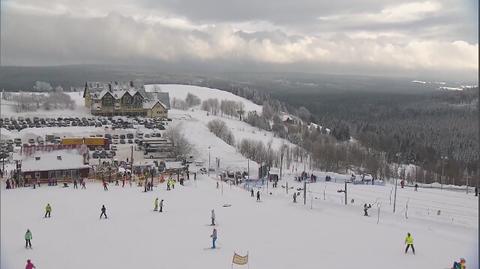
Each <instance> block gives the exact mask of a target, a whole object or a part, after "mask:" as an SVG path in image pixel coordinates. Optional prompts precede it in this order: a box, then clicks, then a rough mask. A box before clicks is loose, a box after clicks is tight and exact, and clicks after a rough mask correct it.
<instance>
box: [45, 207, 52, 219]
mask: <svg viewBox="0 0 480 269" xmlns="http://www.w3.org/2000/svg"><path fill="white" fill-rule="evenodd" d="M51 213H52V206H50V204H47V206H46V207H45V216H44V218H46V217H47V216H48V217H49V218H50V214H51Z"/></svg>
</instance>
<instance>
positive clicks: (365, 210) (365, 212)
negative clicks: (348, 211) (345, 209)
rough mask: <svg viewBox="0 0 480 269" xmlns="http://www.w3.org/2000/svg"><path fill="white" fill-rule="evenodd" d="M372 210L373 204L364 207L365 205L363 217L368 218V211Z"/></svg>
mask: <svg viewBox="0 0 480 269" xmlns="http://www.w3.org/2000/svg"><path fill="white" fill-rule="evenodd" d="M370 208H372V205H371V204H369V205H367V204H364V205H363V215H364V216H365V217H368V210H369V209H370Z"/></svg>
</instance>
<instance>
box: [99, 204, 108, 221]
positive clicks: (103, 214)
mask: <svg viewBox="0 0 480 269" xmlns="http://www.w3.org/2000/svg"><path fill="white" fill-rule="evenodd" d="M101 211H102V213H101V214H100V219H101V218H102V216H105V218H107V209H106V208H105V205H102V209H101Z"/></svg>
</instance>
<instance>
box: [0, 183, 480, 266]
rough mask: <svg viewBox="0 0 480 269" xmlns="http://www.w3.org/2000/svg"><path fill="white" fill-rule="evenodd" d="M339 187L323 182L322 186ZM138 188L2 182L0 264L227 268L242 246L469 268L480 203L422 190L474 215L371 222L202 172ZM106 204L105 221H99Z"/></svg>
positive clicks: (266, 254)
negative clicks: (158, 204) (28, 240)
mask: <svg viewBox="0 0 480 269" xmlns="http://www.w3.org/2000/svg"><path fill="white" fill-rule="evenodd" d="M290 183H291V184H293V183H292V182H290ZM323 184H324V183H315V184H314V185H318V187H320V188H321V187H322V185H323ZM342 186H343V184H336V183H329V187H328V188H331V189H332V190H336V189H337V188H341V187H342ZM357 187H359V188H357ZM372 188H385V189H386V190H385V191H387V193H388V192H389V190H388V187H379V186H374V187H372V186H354V187H352V190H353V189H354V190H353V191H352V194H351V197H352V198H356V199H359V200H361V199H370V196H371V193H372V191H371V189H372ZM142 190H143V189H142V188H138V187H125V188H122V187H120V186H110V190H109V191H103V188H102V187H101V185H100V184H98V183H90V184H88V185H87V190H74V189H72V188H61V187H48V186H43V187H41V188H39V189H36V190H34V189H31V188H28V189H14V190H8V191H7V190H4V186H2V191H1V192H2V193H1V194H2V195H1V209H2V213H1V214H2V215H1V217H2V218H1V225H2V234H1V238H2V240H1V244H2V245H1V251H2V264H1V267H2V268H19V267H21V266H22V265H23V264H24V262H25V261H26V259H32V261H33V262H34V263H35V264H36V265H37V268H70V269H83V268H119V269H120V268H212V269H215V268H228V267H229V266H230V262H231V258H232V255H233V252H234V251H235V252H237V253H239V254H241V255H243V254H245V253H246V252H247V251H248V252H249V254H250V263H251V264H250V268H392V269H395V268H402V269H403V268H448V267H449V266H450V265H451V263H452V261H453V260H454V259H458V258H459V257H465V258H466V259H467V262H468V264H469V265H470V266H471V267H469V268H475V267H473V266H472V265H473V257H474V255H475V253H476V252H475V246H476V243H477V242H476V240H477V232H478V223H477V222H476V218H474V215H475V214H476V213H475V212H476V211H477V209H478V208H476V204H477V202H476V199H475V198H474V197H473V196H471V195H470V196H468V197H467V196H466V195H465V194H463V193H453V192H445V191H443V192H440V191H438V190H432V191H428V190H423V189H422V190H420V191H419V192H417V193H415V194H414V195H415V196H416V198H417V199H419V200H422V201H424V202H425V203H427V204H428V203H429V202H433V203H435V202H436V203H439V204H441V205H442V207H444V208H446V209H447V210H452V211H456V210H458V208H459V207H463V208H464V210H465V213H467V214H472V217H471V218H469V219H470V220H469V222H468V223H458V224H457V223H455V222H454V223H446V222H443V221H437V220H435V218H434V217H432V218H430V219H428V218H427V219H417V218H416V217H415V216H412V217H411V218H409V219H408V220H406V219H404V218H403V214H402V213H401V212H398V214H396V215H392V214H391V213H385V212H384V213H383V214H384V216H382V217H381V220H380V223H379V224H377V223H376V222H377V218H376V213H375V211H376V210H374V209H372V210H371V214H372V216H371V217H363V216H362V210H361V209H360V207H355V206H347V207H345V206H343V205H341V204H340V203H334V202H329V201H316V202H315V203H314V204H313V207H312V208H311V207H310V201H309V202H308V203H307V205H303V203H301V201H302V198H301V197H300V198H299V203H297V204H293V203H292V201H291V192H290V194H288V195H287V194H283V193H284V191H285V190H284V189H282V188H278V189H275V190H274V191H273V194H272V195H268V194H267V189H266V188H263V189H262V202H260V203H258V202H255V200H254V198H251V197H250V195H249V192H248V191H246V190H243V189H242V188H239V187H235V186H229V185H226V184H224V185H223V186H221V187H220V188H219V189H216V187H215V182H214V180H213V179H210V178H207V177H199V178H198V179H197V181H196V182H193V181H192V180H191V181H189V182H187V183H186V185H185V186H184V187H183V186H179V185H177V186H176V187H175V189H174V190H172V191H166V190H165V185H161V186H159V187H157V188H155V189H154V191H153V192H147V193H143V192H142ZM222 190H223V191H222ZM269 191H271V189H269ZM402 191H403V192H405V193H403V192H402ZM407 192H408V193H409V194H410V193H411V190H401V191H399V196H403V195H407V194H406V193H407ZM373 193H374V194H380V193H382V191H381V190H376V191H373ZM383 193H384V192H383ZM412 195H413V193H412ZM155 197H159V198H160V199H164V200H165V212H164V213H158V212H153V211H152V210H153V201H154V199H155ZM412 197H413V196H412ZM444 197H448V198H447V200H445V199H444ZM444 200H445V201H444ZM47 203H50V204H51V205H52V207H53V212H52V218H51V219H44V218H43V214H44V207H45V205H46V204H47ZM102 204H105V206H106V207H107V214H108V216H109V219H108V220H99V215H100V207H101V205H102ZM224 204H231V207H223V205H224ZM211 209H215V211H216V216H217V222H218V224H217V227H216V228H217V230H218V235H219V239H218V241H217V243H218V244H217V245H218V246H219V249H217V250H210V249H208V248H209V247H210V244H211V242H210V238H209V235H210V234H211V232H212V227H210V226H208V224H209V221H210V219H209V217H210V210H211ZM386 210H387V209H385V211H386ZM399 211H400V210H399ZM477 217H478V216H477ZM26 229H30V230H31V231H32V233H33V240H32V244H33V250H26V249H25V248H24V240H23V235H24V233H25V231H26ZM406 232H411V233H412V234H413V237H414V239H415V248H416V251H417V252H416V255H415V256H413V255H412V254H407V255H405V254H404V253H403V249H404V245H403V240H404V237H405V234H406Z"/></svg>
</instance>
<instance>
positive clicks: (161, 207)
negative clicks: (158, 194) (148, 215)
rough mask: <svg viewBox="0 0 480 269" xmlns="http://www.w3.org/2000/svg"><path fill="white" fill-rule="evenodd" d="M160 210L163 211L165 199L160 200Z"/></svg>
mask: <svg viewBox="0 0 480 269" xmlns="http://www.w3.org/2000/svg"><path fill="white" fill-rule="evenodd" d="M158 212H163V199H162V200H161V201H160V210H159V211H158Z"/></svg>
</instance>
